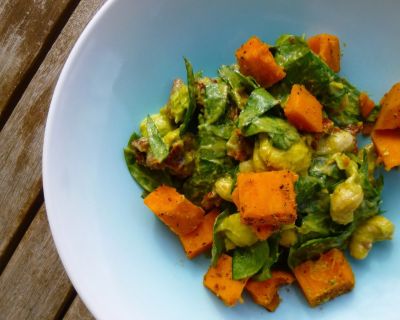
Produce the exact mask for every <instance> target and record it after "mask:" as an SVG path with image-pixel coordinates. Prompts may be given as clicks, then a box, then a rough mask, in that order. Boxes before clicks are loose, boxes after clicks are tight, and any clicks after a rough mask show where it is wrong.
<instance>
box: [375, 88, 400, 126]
mask: <svg viewBox="0 0 400 320" xmlns="http://www.w3.org/2000/svg"><path fill="white" fill-rule="evenodd" d="M381 105H382V109H381V111H380V112H379V115H378V119H377V120H376V124H375V127H374V130H385V129H397V128H400V82H398V83H396V84H395V85H394V86H393V87H392V88H391V89H390V90H389V92H387V93H386V94H385V95H384V96H383V98H382V100H381Z"/></svg>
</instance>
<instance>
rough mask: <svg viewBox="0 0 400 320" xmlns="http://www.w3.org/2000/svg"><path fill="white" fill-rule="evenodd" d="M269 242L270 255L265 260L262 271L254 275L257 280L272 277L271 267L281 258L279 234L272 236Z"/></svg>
mask: <svg viewBox="0 0 400 320" xmlns="http://www.w3.org/2000/svg"><path fill="white" fill-rule="evenodd" d="M268 244H269V256H268V258H267V260H266V261H265V263H264V265H263V267H262V268H261V270H260V272H259V273H257V274H256V275H254V276H253V277H252V279H254V280H256V281H264V280H267V279H270V278H271V277H272V274H271V267H272V266H273V265H274V264H275V263H276V262H277V261H278V259H279V255H280V252H279V236H272V237H271V238H269V239H268Z"/></svg>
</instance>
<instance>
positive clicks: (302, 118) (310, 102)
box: [285, 84, 323, 132]
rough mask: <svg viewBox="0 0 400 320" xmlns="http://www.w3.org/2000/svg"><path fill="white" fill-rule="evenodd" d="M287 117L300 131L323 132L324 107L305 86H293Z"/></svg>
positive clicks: (287, 107)
mask: <svg viewBox="0 0 400 320" xmlns="http://www.w3.org/2000/svg"><path fill="white" fill-rule="evenodd" d="M285 115H286V117H287V118H288V120H289V122H290V123H291V124H293V125H294V126H295V127H296V128H297V129H299V130H302V131H307V132H322V129H323V128H322V105H321V104H320V103H319V101H318V100H317V99H316V98H315V97H314V96H313V95H312V94H311V93H310V92H308V90H307V89H306V88H305V87H304V86H303V85H299V84H295V85H293V87H292V90H291V92H290V96H289V99H288V101H287V103H286V106H285Z"/></svg>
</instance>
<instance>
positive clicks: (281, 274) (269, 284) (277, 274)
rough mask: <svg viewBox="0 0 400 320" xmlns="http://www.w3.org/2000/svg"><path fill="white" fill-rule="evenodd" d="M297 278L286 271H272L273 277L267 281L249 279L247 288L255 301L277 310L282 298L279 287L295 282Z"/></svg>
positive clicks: (271, 309)
mask: <svg viewBox="0 0 400 320" xmlns="http://www.w3.org/2000/svg"><path fill="white" fill-rule="evenodd" d="M294 280H295V278H294V277H293V275H291V274H290V273H288V272H285V271H278V270H277V271H272V277H271V278H270V279H268V280H265V281H254V280H251V279H250V280H249V281H248V282H247V284H246V287H245V288H246V290H247V292H248V293H249V294H250V296H251V297H252V298H253V300H254V302H255V303H257V304H259V305H261V306H263V307H264V308H266V309H267V310H268V311H275V309H276V308H277V307H278V306H279V302H280V298H279V294H278V289H279V287H280V286H283V285H287V284H291V283H293V281H294Z"/></svg>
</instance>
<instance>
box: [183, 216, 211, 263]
mask: <svg viewBox="0 0 400 320" xmlns="http://www.w3.org/2000/svg"><path fill="white" fill-rule="evenodd" d="M218 213H219V212H218V210H213V211H211V212H209V213H207V214H206V215H205V216H204V218H203V221H202V222H201V223H200V225H199V226H198V227H197V228H196V229H195V230H194V231H192V232H190V233H188V234H185V235H180V236H179V239H180V241H181V243H182V246H183V249H184V250H185V253H186V255H187V257H188V258H189V259H193V258H195V257H196V256H198V255H199V254H201V253H203V252H206V251H207V250H209V249H210V248H211V245H212V242H213V226H214V222H215V219H216V218H217V216H218Z"/></svg>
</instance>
